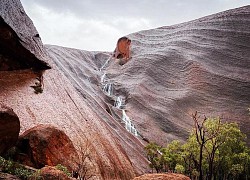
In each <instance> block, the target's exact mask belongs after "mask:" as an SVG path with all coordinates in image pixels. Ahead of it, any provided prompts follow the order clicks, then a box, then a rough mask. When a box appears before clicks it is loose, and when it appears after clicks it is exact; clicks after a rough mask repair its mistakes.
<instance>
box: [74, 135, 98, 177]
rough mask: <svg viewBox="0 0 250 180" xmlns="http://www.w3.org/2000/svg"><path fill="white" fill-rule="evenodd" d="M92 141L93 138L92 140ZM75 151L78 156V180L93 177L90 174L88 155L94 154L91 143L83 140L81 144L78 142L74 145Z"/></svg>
mask: <svg viewBox="0 0 250 180" xmlns="http://www.w3.org/2000/svg"><path fill="white" fill-rule="evenodd" d="M93 139H94V138H93ZM76 150H77V152H78V155H79V162H78V163H77V169H76V171H77V173H78V176H79V178H80V180H87V179H90V178H92V177H94V176H95V175H94V174H93V173H92V168H91V166H90V164H91V158H90V153H93V152H94V147H93V146H92V142H91V141H90V140H89V139H87V138H85V142H84V143H81V142H80V141H78V142H77V144H76Z"/></svg>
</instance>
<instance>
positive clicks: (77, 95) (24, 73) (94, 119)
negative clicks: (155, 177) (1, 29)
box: [0, 0, 147, 179]
mask: <svg viewBox="0 0 250 180" xmlns="http://www.w3.org/2000/svg"><path fill="white" fill-rule="evenodd" d="M13 3H14V4H15V5H13ZM2 9H5V12H6V13H4V14H5V15H4V16H2V14H1V16H2V18H3V19H4V21H5V22H8V20H9V19H12V17H14V16H12V14H14V12H17V13H18V12H19V10H20V9H23V8H22V7H21V3H20V1H5V0H4V1H1V12H2ZM11 12H13V13H11ZM17 16H18V17H17V18H16V19H14V20H13V21H11V22H10V23H8V24H9V25H11V24H12V23H14V24H15V23H17V22H18V21H19V20H20V19H19V18H20V17H19V16H20V15H18V14H17ZM25 16H26V14H23V16H22V18H23V17H25ZM26 18H27V17H26ZM28 22H29V21H28ZM30 25H31V26H32V27H31V28H30V29H35V28H34V27H33V24H32V23H31V24H30ZM15 27H17V26H15ZM12 29H13V30H14V31H15V32H16V34H19V32H20V31H22V30H20V29H18V28H13V27H12ZM28 29H29V28H28ZM27 32H28V31H27ZM29 37H32V35H31V36H29ZM28 44H29V43H28ZM29 45H31V46H32V43H31V44H29ZM34 46H35V45H34ZM32 47H33V46H32ZM35 47H36V46H35ZM39 47H40V48H41V52H45V54H46V50H45V49H43V46H39ZM27 49H29V48H28V47H27ZM33 53H36V52H34V51H33ZM102 56H103V55H96V57H99V58H101V57H102ZM15 60H16V59H15ZM48 63H49V64H50V66H51V67H52V69H50V70H47V71H45V72H44V73H43V91H42V92H41V93H38V94H35V93H34V89H32V88H31V86H34V84H35V83H36V81H37V78H38V75H37V74H36V73H34V72H33V71H31V70H30V69H26V70H18V71H0V104H3V105H6V106H9V107H11V108H12V109H13V110H14V111H15V112H16V114H17V116H18V117H19V119H20V125H21V129H20V132H21V133H24V132H25V131H27V130H28V129H30V128H33V127H34V126H37V125H39V124H49V125H52V126H54V127H56V128H58V129H60V130H62V131H63V132H65V134H66V135H67V136H68V137H69V138H70V140H71V141H72V142H73V144H74V146H76V145H79V146H80V147H81V148H82V149H84V148H85V147H86V145H87V144H91V151H90V153H89V154H88V159H89V166H88V167H90V169H91V171H89V172H88V173H89V174H94V175H95V179H132V178H134V177H135V175H136V174H138V173H142V172H144V171H145V170H146V169H147V161H146V159H145V157H144V155H143V154H142V152H143V145H142V143H141V142H140V141H139V140H138V139H137V138H135V137H133V136H132V135H131V134H129V133H128V132H127V131H126V130H125V129H124V128H123V127H122V126H121V125H120V124H119V123H118V122H116V121H115V120H113V118H112V117H111V116H110V114H109V113H107V111H106V109H103V108H102V106H100V104H99V103H98V102H99V100H98V101H96V100H95V98H91V97H90V96H89V95H88V93H86V97H85V96H84V92H85V89H86V91H87V90H88V88H89V87H85V86H82V87H81V91H79V90H78V89H75V88H74V87H73V85H72V84H73V83H72V82H70V81H69V80H68V79H67V77H66V76H65V75H64V74H63V73H61V72H60V70H59V69H58V68H57V66H56V65H55V64H54V62H53V61H52V60H51V59H49V58H48ZM97 64H98V65H99V64H100V62H97ZM100 65H101V64H100ZM94 80H95V79H93V81H91V82H95V81H94ZM90 88H91V87H90ZM100 91H101V90H100ZM97 93H98V92H97ZM90 95H91V96H92V94H90ZM97 99H98V98H97ZM107 108H108V107H107ZM107 122H109V123H107ZM79 153H81V152H80V151H79ZM128 155H129V156H128ZM132 156H134V160H133V161H131V160H130V158H129V157H132ZM136 160H138V163H137V162H136Z"/></svg>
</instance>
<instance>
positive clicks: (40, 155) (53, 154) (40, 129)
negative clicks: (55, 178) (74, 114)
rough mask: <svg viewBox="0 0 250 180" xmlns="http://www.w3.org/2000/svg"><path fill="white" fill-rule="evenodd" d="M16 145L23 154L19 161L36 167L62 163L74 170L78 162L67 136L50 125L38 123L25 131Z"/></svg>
mask: <svg viewBox="0 0 250 180" xmlns="http://www.w3.org/2000/svg"><path fill="white" fill-rule="evenodd" d="M17 147H18V149H19V151H21V154H22V156H23V159H22V160H21V159H19V161H20V162H21V163H25V162H26V163H28V164H27V165H29V166H32V167H35V168H38V169H40V168H42V167H44V166H45V165H49V166H56V165H57V164H62V165H63V166H65V167H67V168H68V169H69V170H74V169H76V166H77V163H78V154H77V152H76V149H75V147H74V145H73V143H72V142H71V140H70V139H69V137H68V136H67V135H66V134H65V133H64V132H63V131H61V130H59V129H57V128H55V127H53V126H51V125H38V126H35V127H33V128H31V129H29V130H27V131H25V132H24V133H23V134H22V135H21V136H20V137H19V140H18V145H17ZM24 156H25V157H24ZM29 163H31V164H29Z"/></svg>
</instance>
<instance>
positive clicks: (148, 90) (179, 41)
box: [46, 6, 250, 144]
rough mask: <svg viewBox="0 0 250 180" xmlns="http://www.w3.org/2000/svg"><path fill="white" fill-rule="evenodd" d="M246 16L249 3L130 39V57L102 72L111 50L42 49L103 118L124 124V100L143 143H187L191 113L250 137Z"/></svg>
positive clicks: (249, 39)
mask: <svg viewBox="0 0 250 180" xmlns="http://www.w3.org/2000/svg"><path fill="white" fill-rule="evenodd" d="M249 19H250V6H246V7H242V8H238V9H233V10H228V11H225V12H221V13H218V14H215V15H211V16H207V17H204V18H201V19H197V20H194V21H191V22H187V23H182V24H178V25H174V26H166V27H161V28H157V29H151V30H146V31H141V32H138V33H133V34H130V35H128V37H129V38H130V39H131V40H132V59H131V60H130V61H129V62H128V63H126V64H125V65H123V66H120V65H119V63H118V60H116V59H114V58H111V59H110V60H109V61H108V63H107V64H106V66H105V67H104V68H101V67H102V65H104V64H105V61H107V60H108V59H109V58H110V54H109V53H100V52H99V53H98V52H86V51H81V50H75V49H69V48H63V47H57V46H49V45H48V46H46V47H47V50H48V52H49V54H50V56H51V58H52V59H53V60H54V62H55V63H56V64H57V66H58V67H59V68H60V69H61V70H62V71H63V72H64V74H65V75H66V76H67V77H68V78H69V79H70V81H71V82H72V84H73V85H74V86H75V88H76V89H77V90H78V91H79V93H80V94H81V95H82V96H83V97H87V99H89V100H87V101H88V102H91V103H90V104H91V106H92V107H93V108H94V109H95V111H96V112H97V113H99V114H102V116H103V113H104V112H103V111H101V112H100V108H98V106H99V105H100V106H102V108H103V109H106V110H107V111H108V112H109V113H110V114H111V115H112V116H113V118H114V119H116V120H117V121H118V122H119V121H121V119H122V113H121V109H122V108H120V109H119V108H116V107H114V104H115V101H116V99H117V98H118V97H121V98H122V99H123V102H122V104H123V106H126V107H125V110H126V115H128V116H129V117H130V119H131V120H132V123H133V124H134V125H135V128H136V129H137V130H138V134H139V137H141V138H144V139H145V140H150V141H156V142H158V143H161V144H164V143H166V142H169V141H170V140H173V139H181V140H185V139H186V138H187V135H188V133H189V131H190V129H191V127H192V124H193V122H192V119H191V114H192V113H195V111H198V112H199V113H200V115H201V116H203V115H206V116H207V117H217V116H220V117H221V118H222V120H223V121H236V122H238V123H239V125H240V127H241V129H242V130H243V132H244V133H246V134H247V135H248V137H250V133H249V129H250V124H249V120H250V117H249V114H248V111H247V108H248V107H249V104H250V58H249V57H250V23H249V21H250V20H249ZM100 68H101V71H100ZM104 85H109V86H107V87H106V86H105V87H104ZM82 87H84V88H82ZM101 89H104V91H106V93H102V92H101ZM109 90H110V91H112V93H111V94H110V92H107V91H109ZM93 99H94V100H93ZM95 104H98V106H97V105H95ZM104 114H105V113H104ZM103 117H105V116H103ZM108 122H110V121H108ZM121 122H123V121H121ZM126 127H127V126H126ZM248 143H249V142H248Z"/></svg>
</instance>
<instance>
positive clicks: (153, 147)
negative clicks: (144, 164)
mask: <svg viewBox="0 0 250 180" xmlns="http://www.w3.org/2000/svg"><path fill="white" fill-rule="evenodd" d="M145 150H146V153H147V159H148V160H149V162H150V164H149V166H150V167H151V168H152V172H153V169H155V170H156V172H157V173H159V172H161V171H162V169H163V162H162V158H161V156H162V152H161V147H160V146H158V145H157V144H156V143H149V144H148V145H147V146H146V147H145Z"/></svg>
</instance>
